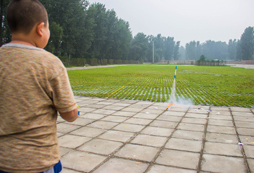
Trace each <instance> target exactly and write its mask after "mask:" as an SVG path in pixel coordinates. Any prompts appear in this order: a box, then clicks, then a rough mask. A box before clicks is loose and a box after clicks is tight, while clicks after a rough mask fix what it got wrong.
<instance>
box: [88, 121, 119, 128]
mask: <svg viewBox="0 0 254 173" xmlns="http://www.w3.org/2000/svg"><path fill="white" fill-rule="evenodd" d="M117 124H118V123H113V122H108V121H95V122H94V123H92V124H89V125H87V127H95V128H101V129H111V128H112V127H114V126H116V125H117Z"/></svg>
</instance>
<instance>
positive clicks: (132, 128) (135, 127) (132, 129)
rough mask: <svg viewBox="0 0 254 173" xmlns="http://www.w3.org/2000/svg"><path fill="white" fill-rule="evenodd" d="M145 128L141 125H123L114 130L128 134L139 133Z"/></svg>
mask: <svg viewBox="0 0 254 173" xmlns="http://www.w3.org/2000/svg"><path fill="white" fill-rule="evenodd" d="M144 127H145V126H141V125H135V124H127V123H121V124H119V125H118V126H116V127H114V128H113V129H114V130H120V131H127V132H139V131H141V130H142V129H143V128H144Z"/></svg>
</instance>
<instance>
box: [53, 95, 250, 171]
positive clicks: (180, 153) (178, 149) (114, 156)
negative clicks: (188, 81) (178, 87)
mask: <svg viewBox="0 0 254 173" xmlns="http://www.w3.org/2000/svg"><path fill="white" fill-rule="evenodd" d="M75 98H76V101H77V103H78V105H79V107H80V108H79V110H80V111H81V115H80V117H79V118H78V119H77V120H76V121H75V122H73V123H67V122H65V121H64V120H63V119H61V118H59V119H58V121H57V122H58V124H57V127H58V137H59V145H60V152H61V155H62V158H61V160H62V163H63V167H64V170H63V173H77V172H95V173H102V172H103V173H104V172H105V173H109V172H110V173H120V172H121V173H143V172H148V173H155V172H158V173H161V172H167V173H168V172H172V173H178V172H180V173H192V172H193V173H194V172H200V173H206V172H212V173H215V172H223V173H224V172H225V173H245V172H254V110H253V109H249V108H238V107H208V106H194V107H192V108H183V107H182V108H180V107H177V106H174V107H172V109H171V110H169V111H165V104H164V103H154V102H148V101H135V100H115V99H101V98H90V97H80V96H75ZM208 110H211V111H208ZM238 143H240V144H238ZM241 143H243V144H241Z"/></svg>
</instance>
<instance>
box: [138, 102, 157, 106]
mask: <svg viewBox="0 0 254 173" xmlns="http://www.w3.org/2000/svg"><path fill="white" fill-rule="evenodd" d="M152 104H153V102H150V101H138V102H137V103H135V105H148V106H150V105H152Z"/></svg>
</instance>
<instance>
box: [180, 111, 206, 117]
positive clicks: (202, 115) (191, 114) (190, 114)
mask: <svg viewBox="0 0 254 173" xmlns="http://www.w3.org/2000/svg"><path fill="white" fill-rule="evenodd" d="M185 117H186V118H207V115H206V114H198V113H189V112H188V113H187V114H186V115H185Z"/></svg>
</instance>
